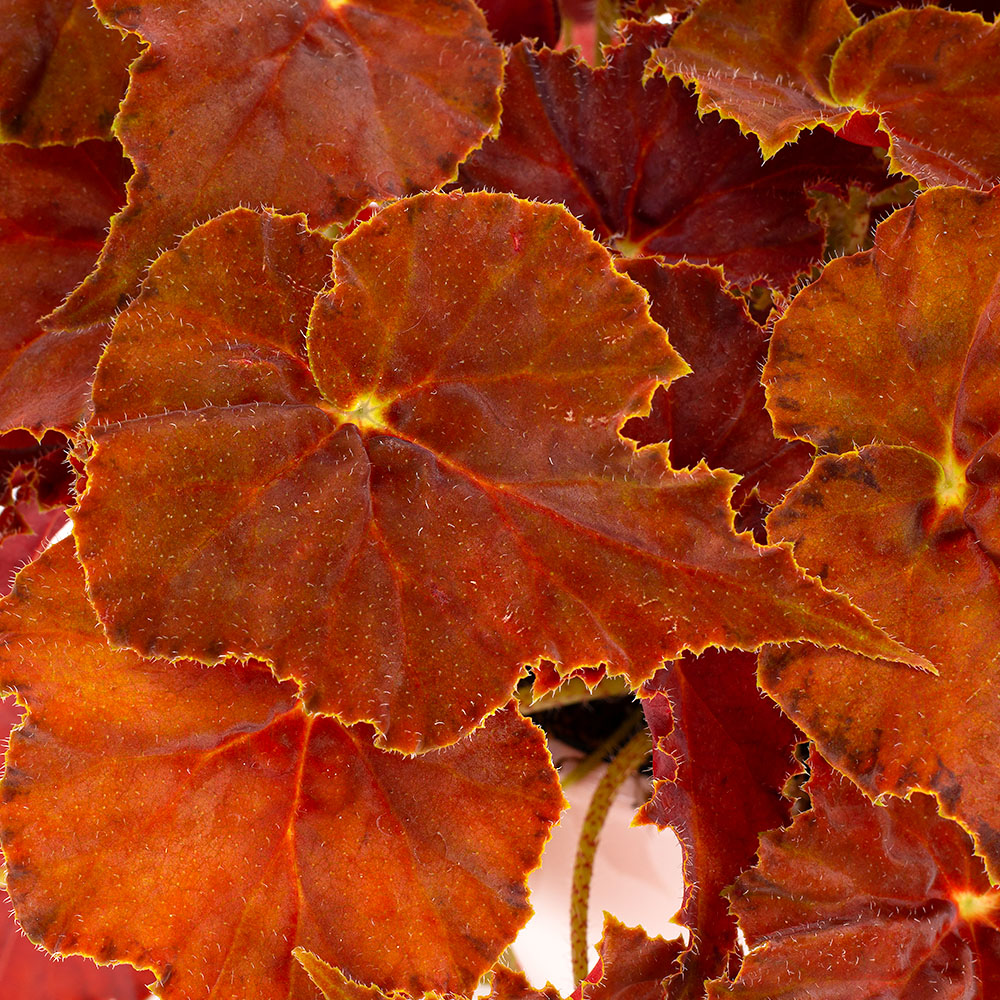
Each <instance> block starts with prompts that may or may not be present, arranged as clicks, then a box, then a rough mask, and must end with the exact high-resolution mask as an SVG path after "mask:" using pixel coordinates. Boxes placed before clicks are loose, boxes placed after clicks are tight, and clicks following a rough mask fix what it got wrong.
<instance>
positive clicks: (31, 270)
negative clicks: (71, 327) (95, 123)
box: [0, 140, 128, 435]
mask: <svg viewBox="0 0 1000 1000" xmlns="http://www.w3.org/2000/svg"><path fill="white" fill-rule="evenodd" d="M0 175H2V176H3V183H2V184H0V287H2V288H3V291H4V316H3V323H2V325H0V431H2V430H7V429H10V428H15V427H23V428H27V429H28V430H31V431H33V432H34V433H36V434H38V435H41V433H42V431H44V430H45V429H47V428H59V429H62V430H69V429H71V428H72V427H74V426H75V425H76V424H78V423H80V422H81V421H82V420H83V419H84V418H85V416H86V413H87V411H88V410H89V407H90V398H89V397H90V381H91V379H92V378H93V377H94V369H95V367H96V366H97V359H98V358H99V357H100V352H101V344H102V342H103V341H104V340H106V339H107V337H108V333H109V329H108V327H107V326H96V327H90V328H86V329H83V330H79V331H76V332H73V333H51V332H48V331H46V330H43V329H42V327H41V326H40V325H39V320H40V319H41V318H42V317H43V316H44V315H45V314H46V313H47V312H49V311H50V310H51V309H53V308H54V307H55V306H57V305H58V304H59V303H60V302H61V301H62V300H63V298H65V296H66V295H67V294H68V293H69V292H71V291H72V290H73V288H74V287H75V286H76V285H77V283H78V282H80V281H81V280H82V279H83V278H84V277H85V276H86V274H87V273H88V272H89V271H90V269H91V268H92V267H93V266H94V262H95V261H96V260H97V255H98V253H99V252H100V249H101V244H102V243H103V242H104V234H105V230H106V229H107V225H108V219H109V218H110V216H111V215H112V213H114V212H115V211H116V210H117V209H118V208H119V207H120V206H121V204H122V201H123V200H124V196H125V181H126V179H127V177H128V163H127V162H126V161H125V159H124V158H123V157H122V153H121V147H120V146H119V145H118V143H116V142H115V143H112V142H99V141H96V140H95V141H92V142H85V143H81V144H80V145H78V146H73V147H65V146H50V147H47V148H45V149H26V148H24V147H23V146H18V145H14V144H5V145H0Z"/></svg>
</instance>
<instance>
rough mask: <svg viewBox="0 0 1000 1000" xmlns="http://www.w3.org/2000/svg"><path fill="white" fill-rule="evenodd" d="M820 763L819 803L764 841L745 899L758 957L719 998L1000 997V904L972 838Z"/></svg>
mask: <svg viewBox="0 0 1000 1000" xmlns="http://www.w3.org/2000/svg"><path fill="white" fill-rule="evenodd" d="M811 767H812V777H811V779H810V781H809V783H808V785H807V786H806V788H807V790H808V792H809V795H810V797H811V800H812V808H811V809H810V810H809V811H807V812H805V813H802V814H801V815H799V816H798V817H796V819H795V821H794V822H793V823H792V825H791V826H790V827H789V828H788V829H787V830H777V831H774V832H771V833H768V834H765V835H764V837H763V838H762V839H761V846H760V864H759V865H758V867H757V868H755V869H753V871H750V872H748V873H747V874H746V875H743V876H741V877H740V879H739V880H738V881H737V883H736V885H735V887H734V888H733V890H732V894H731V898H732V901H733V910H734V911H735V913H736V914H737V916H738V917H739V921H740V926H741V927H742V928H743V932H744V933H745V934H746V938H747V943H748V945H749V946H750V947H751V949H752V950H751V952H750V954H749V955H748V956H747V957H746V958H745V959H744V961H743V968H742V971H741V972H740V975H739V978H738V979H737V980H736V982H735V983H733V984H722V983H717V984H714V985H713V986H712V988H710V990H709V997H710V998H712V1000H721V998H723V997H732V998H734V1000H814V998H815V997H823V998H824V1000H857V998H859V997H871V998H875V997H878V998H879V1000H918V998H924V997H935V998H942V1000H960V998H961V1000H989V998H990V997H993V996H995V995H996V984H997V983H998V982H1000V930H998V929H997V928H998V923H997V921H998V919H1000V908H998V907H997V905H996V903H995V894H994V893H993V892H992V888H991V886H990V883H989V880H988V879H987V878H986V875H985V874H984V872H983V868H982V863H981V861H980V860H979V859H978V858H976V857H974V856H973V854H972V842H971V841H970V839H969V837H968V835H967V834H966V833H965V832H964V831H963V830H962V829H961V827H959V826H958V825H957V824H956V823H952V822H950V821H949V820H945V819H942V818H941V817H940V816H938V814H937V811H936V809H935V805H934V801H933V799H931V798H930V797H928V796H925V795H916V796H914V798H913V799H911V800H910V801H908V802H898V801H890V802H889V804H888V805H887V806H885V807H882V806H876V805H873V804H872V803H871V802H870V801H869V800H868V799H867V798H865V796H864V795H863V794H862V793H861V792H860V791H858V789H857V788H855V787H854V786H853V785H851V784H850V783H849V782H848V781H847V780H846V779H844V778H843V777H841V776H840V775H839V774H837V773H836V772H835V771H834V770H833V769H832V768H831V767H830V766H829V765H828V764H827V763H826V761H824V760H822V759H821V758H820V757H819V756H818V755H816V754H813V755H812V759H811ZM970 900H975V901H978V902H977V903H975V904H971V905H973V906H975V907H976V908H977V909H976V912H975V914H974V915H973V914H972V913H970V912H969V907H970V902H969V901H970ZM963 907H964V908H965V912H963ZM970 917H972V919H970Z"/></svg>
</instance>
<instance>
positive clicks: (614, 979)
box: [580, 913, 682, 1000]
mask: <svg viewBox="0 0 1000 1000" xmlns="http://www.w3.org/2000/svg"><path fill="white" fill-rule="evenodd" d="M681 944H682V942H681V941H680V940H679V939H678V938H672V939H671V940H668V941H665V940H664V939H663V938H661V937H652V938H651V937H650V936H649V935H648V934H647V933H646V932H645V931H644V930H643V929H642V928H641V927H626V926H625V924H623V923H622V922H621V921H620V920H617V919H616V918H615V917H613V916H612V915H611V914H610V913H605V914H604V934H603V936H602V937H601V942H600V944H598V946H597V953H598V954H599V955H600V957H601V977H600V979H599V980H597V981H596V982H587V981H586V980H584V982H583V983H582V984H581V990H580V993H581V997H582V1000H660V998H662V997H663V981H664V979H666V978H667V976H668V975H670V974H671V973H672V972H673V971H674V962H675V961H676V959H677V953H678V950H679V948H680V947H681ZM668 995H669V994H668Z"/></svg>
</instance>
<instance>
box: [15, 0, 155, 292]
mask: <svg viewBox="0 0 1000 1000" xmlns="http://www.w3.org/2000/svg"><path fill="white" fill-rule="evenodd" d="M138 54H139V45H138V43H137V42H136V40H135V39H134V38H131V37H125V38H123V37H122V33H121V32H119V31H113V30H110V29H108V28H107V27H105V26H104V25H103V24H101V22H100V19H99V18H98V16H97V13H96V11H95V10H94V8H93V6H92V5H91V0H0V141H3V142H11V141H14V142H20V143H24V144H25V145H28V146H42V145H48V144H49V143H64V144H73V143H78V142H83V141H84V140H85V139H110V138H111V122H112V120H113V119H114V117H115V115H116V114H117V112H118V104H119V103H120V101H121V99H122V97H124V96H125V87H126V84H127V83H128V65H129V63H130V62H131V61H132V60H133V59H134V58H135V57H136V56H137V55H138ZM67 291H68V289H67Z"/></svg>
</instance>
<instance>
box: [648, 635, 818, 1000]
mask: <svg viewBox="0 0 1000 1000" xmlns="http://www.w3.org/2000/svg"><path fill="white" fill-rule="evenodd" d="M755 667H756V657H755V656H754V654H752V653H745V652H738V651H735V652H734V651H730V652H726V651H721V650H708V651H706V652H705V653H702V655H701V656H698V657H694V656H690V655H687V656H684V657H683V658H682V659H679V660H675V661H674V662H673V663H670V664H668V665H667V666H666V667H664V668H663V669H662V670H661V671H660V672H659V673H658V674H657V675H656V676H655V677H654V678H653V679H652V680H650V681H647V682H646V684H644V685H643V687H642V690H641V692H640V697H641V698H642V704H643V711H644V712H645V714H646V722H647V724H648V725H649V731H650V734H651V735H652V737H653V778H654V785H653V788H654V791H653V797H652V799H651V800H650V801H649V802H648V803H646V805H645V806H643V808H642V810H641V811H640V813H639V818H640V819H641V820H642V821H643V822H646V823H655V824H656V826H658V827H659V828H660V829H666V828H667V827H670V828H671V829H673V830H674V832H675V833H676V835H677V838H678V840H679V841H680V843H681V846H682V848H683V850H684V883H685V889H684V904H683V906H682V908H681V911H680V913H679V914H678V915H677V919H678V920H679V921H680V922H681V923H683V924H684V925H685V926H687V927H689V928H690V929H691V935H692V943H691V947H690V948H689V949H686V950H685V951H684V952H683V953H682V955H681V957H680V962H679V964H680V970H681V971H680V972H679V973H678V984H677V985H678V986H679V985H680V983H681V982H686V983H688V984H689V985H691V986H694V985H695V984H699V985H700V984H702V983H704V981H705V980H706V979H709V978H714V977H716V976H719V975H722V974H723V973H724V972H725V971H726V969H727V967H728V964H729V962H730V960H731V957H732V952H733V950H734V949H735V947H736V923H735V920H734V919H733V917H732V916H731V915H730V913H729V904H728V902H727V901H726V900H725V899H724V898H723V897H722V891H723V890H724V889H725V888H727V887H728V886H729V885H731V884H732V883H733V882H734V881H735V880H736V877H737V876H738V875H739V874H740V873H741V872H742V871H744V870H745V869H747V868H749V867H751V865H753V862H754V857H755V856H756V854H757V838H758V836H759V834H760V833H761V832H762V831H763V830H768V829H770V828H771V827H774V826H778V825H780V824H783V823H786V822H787V821H788V803H787V801H786V800H785V799H784V798H783V797H782V794H781V792H782V789H783V787H784V785H785V782H786V781H787V779H788V777H789V776H790V775H791V774H792V772H793V771H795V770H796V767H797V765H796V762H795V760H794V757H793V749H794V745H795V742H796V740H797V739H799V738H801V737H800V736H799V734H798V731H797V730H796V728H795V726H794V725H793V724H792V723H790V722H789V721H788V720H787V719H786V718H785V717H784V716H783V715H782V714H781V713H780V712H779V711H778V710H777V708H776V707H775V706H774V704H773V703H772V702H770V701H768V700H767V699H765V698H763V697H762V696H761V694H760V692H759V691H758V690H757V684H756V681H755V678H754V671H755ZM696 992H697V991H696Z"/></svg>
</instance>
